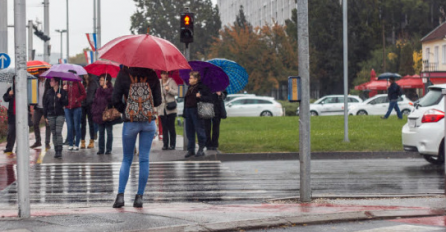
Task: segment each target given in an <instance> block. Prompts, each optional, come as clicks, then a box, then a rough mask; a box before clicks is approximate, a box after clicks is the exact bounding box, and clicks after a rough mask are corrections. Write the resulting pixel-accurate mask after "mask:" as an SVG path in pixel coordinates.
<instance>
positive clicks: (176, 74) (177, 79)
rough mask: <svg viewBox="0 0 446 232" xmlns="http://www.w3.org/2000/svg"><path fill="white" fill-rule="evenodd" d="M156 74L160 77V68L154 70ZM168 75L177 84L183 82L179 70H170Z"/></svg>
mask: <svg viewBox="0 0 446 232" xmlns="http://www.w3.org/2000/svg"><path fill="white" fill-rule="evenodd" d="M156 75H158V78H160V79H161V70H156ZM169 77H171V78H172V79H173V80H174V81H175V83H177V85H182V84H184V82H183V79H181V77H180V72H179V71H178V70H174V71H170V72H169Z"/></svg>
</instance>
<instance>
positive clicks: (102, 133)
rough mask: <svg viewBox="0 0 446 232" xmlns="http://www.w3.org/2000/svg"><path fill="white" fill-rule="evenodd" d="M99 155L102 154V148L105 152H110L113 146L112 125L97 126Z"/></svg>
mask: <svg viewBox="0 0 446 232" xmlns="http://www.w3.org/2000/svg"><path fill="white" fill-rule="evenodd" d="M98 128H99V151H98V152H99V153H104V147H105V148H106V149H105V151H106V152H111V151H112V146H113V125H111V124H105V123H104V124H99V125H98ZM106 131H107V144H105V132H106Z"/></svg>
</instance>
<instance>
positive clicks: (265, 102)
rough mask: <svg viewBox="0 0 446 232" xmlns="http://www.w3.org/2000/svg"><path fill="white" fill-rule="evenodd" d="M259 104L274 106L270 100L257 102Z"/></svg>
mask: <svg viewBox="0 0 446 232" xmlns="http://www.w3.org/2000/svg"><path fill="white" fill-rule="evenodd" d="M257 104H273V103H272V102H270V101H268V100H260V99H258V100H257Z"/></svg>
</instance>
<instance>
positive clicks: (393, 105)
mask: <svg viewBox="0 0 446 232" xmlns="http://www.w3.org/2000/svg"><path fill="white" fill-rule="evenodd" d="M393 109H395V111H396V114H397V115H398V118H399V119H402V118H403V115H402V114H401V111H400V107H398V100H390V102H389V109H388V110H387V113H386V115H385V116H384V118H388V117H389V115H390V113H392V110H393Z"/></svg>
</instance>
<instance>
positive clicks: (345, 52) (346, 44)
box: [342, 0, 350, 142]
mask: <svg viewBox="0 0 446 232" xmlns="http://www.w3.org/2000/svg"><path fill="white" fill-rule="evenodd" d="M347 5H348V4H347V0H344V3H343V4H342V16H343V17H342V18H343V20H342V21H343V32H344V36H343V37H344V142H350V140H348V36H347V33H348V28H347V21H348V18H347Z"/></svg>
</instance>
